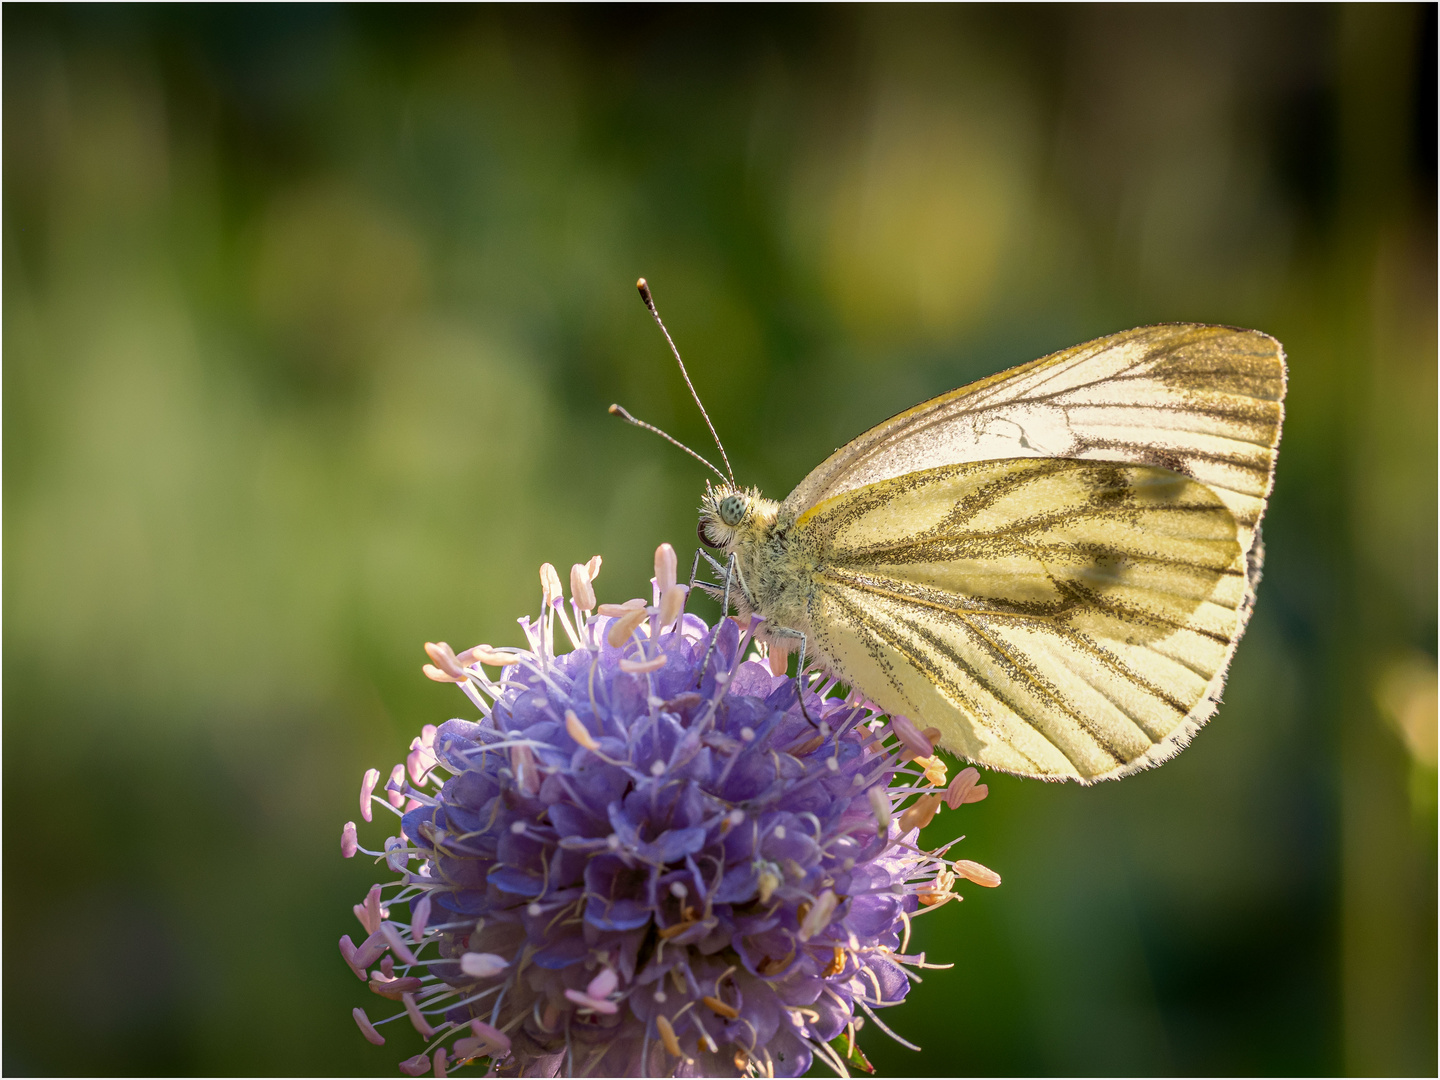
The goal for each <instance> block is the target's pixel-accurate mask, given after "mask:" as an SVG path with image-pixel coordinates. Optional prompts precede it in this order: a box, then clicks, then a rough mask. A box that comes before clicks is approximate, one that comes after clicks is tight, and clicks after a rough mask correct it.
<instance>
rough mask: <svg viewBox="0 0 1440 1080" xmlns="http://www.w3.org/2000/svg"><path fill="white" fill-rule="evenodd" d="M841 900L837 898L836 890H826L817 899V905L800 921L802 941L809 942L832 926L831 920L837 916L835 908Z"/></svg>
mask: <svg viewBox="0 0 1440 1080" xmlns="http://www.w3.org/2000/svg"><path fill="white" fill-rule="evenodd" d="M838 903H839V899H838V898H837V897H836V896H835V890H834V889H826V890H825V891H824V892H822V893H821V894H820V895H819V896H818V897H816V898H815V904H814V906H813V907H811V908H810V910H809V911H808V912H806V913H805V917H804V918H803V919H801V920H800V935H799V936H800V940H801V941H809V940H810V939H811V938H812V937H814V936H815V935H816V934H818V933H820V931H821V930H824V929H825V927H827V926H829V925H830V919H831V917H832V916H833V915H834V914H835V906H836V905H837V904H838Z"/></svg>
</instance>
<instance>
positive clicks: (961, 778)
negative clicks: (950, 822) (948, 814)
mask: <svg viewBox="0 0 1440 1080" xmlns="http://www.w3.org/2000/svg"><path fill="white" fill-rule="evenodd" d="M979 781H980V773H979V771H978V770H976V769H962V770H961V771H960V772H959V773H958V774H957V775H956V777H955V779H954V780H952V781H950V786H949V787H948V788H946V789H945V805H946V806H948V807H949V808H950V809H951V810H958V809H960V807H961V806H962V805H964V804H965V803H975V802H979V801H980V800H982V799H983V798H985V796H987V795H989V794H990V788H989V786H988V785H986V784H982V783H980V782H979Z"/></svg>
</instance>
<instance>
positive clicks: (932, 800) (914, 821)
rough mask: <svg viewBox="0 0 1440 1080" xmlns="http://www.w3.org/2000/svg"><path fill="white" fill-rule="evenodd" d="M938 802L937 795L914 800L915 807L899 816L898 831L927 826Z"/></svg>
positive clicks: (938, 807)
mask: <svg viewBox="0 0 1440 1080" xmlns="http://www.w3.org/2000/svg"><path fill="white" fill-rule="evenodd" d="M940 800H941V796H940V795H939V794H938V793H937V794H933V795H922V796H920V798H918V799H916V800H915V805H914V806H912V807H910V809H908V810H906V811H905V812H904V813H903V814H901V815H900V831H901V832H902V833H907V832H909V831H910V830H911V829H923V828H924V827H925V826H926V825H929V824H930V822H931V821H933V820H934V819H935V814H936V813H937V812H938V811H939V809H940ZM997 884H998V883H997Z"/></svg>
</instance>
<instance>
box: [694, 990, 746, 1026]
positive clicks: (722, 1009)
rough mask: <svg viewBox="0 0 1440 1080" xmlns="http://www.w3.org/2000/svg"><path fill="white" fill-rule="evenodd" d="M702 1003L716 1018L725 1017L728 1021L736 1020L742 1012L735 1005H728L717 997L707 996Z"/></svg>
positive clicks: (702, 999)
mask: <svg viewBox="0 0 1440 1080" xmlns="http://www.w3.org/2000/svg"><path fill="white" fill-rule="evenodd" d="M700 1001H701V1002H702V1003H703V1004H704V1005H705V1006H706V1007H707V1008H708V1009H709V1010H710V1011H711V1012H713V1013H714V1014H715V1015H716V1016H723V1017H724V1018H725V1019H726V1020H734V1019H735V1018H736V1017H737V1016H739V1015H740V1010H739V1009H737V1008H735V1006H734V1005H728V1004H726V1003H725V1002H723V1001H721V1000H720V999H719V998H717V997H711V996H710V995H709V994H706V995H705V996H704V997H702V998H701V999H700Z"/></svg>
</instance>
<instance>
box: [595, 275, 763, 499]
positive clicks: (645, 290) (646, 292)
mask: <svg viewBox="0 0 1440 1080" xmlns="http://www.w3.org/2000/svg"><path fill="white" fill-rule="evenodd" d="M635 288H637V289H639V290H640V299H641V300H644V301H645V307H646V308H648V309H649V311H650V317H651V318H652V319H654V320H655V325H656V326H658V327H660V333H662V334H664V335H665V340H666V341H667V342H668V343H669V345H670V351H671V352H672V353H674V354H675V363H677V364H679V365H680V374H681V376H682V377H683V378H684V379H685V385H686V386H688V387H689V388H690V396H691V397H692V398H694V399H695V404H696V406H697V407H698V408H699V409H700V415H701V416H703V417H704V418H705V426H706V427H708V428H709V429H710V437H711V438H712V439H714V440H715V445H716V447H718V448H719V450H720V460H721V461H723V462H724V463H725V471H726V472H727V473H729V474H730V483H731V484H734V483H735V470H734V469H732V468H731V467H730V459H729V457H727V456H726V454H725V445H724V444H723V443H722V442H721V441H720V436H719V435H717V434H715V425H714V424H712V423H711V422H710V414H709V413H707V412H706V411H705V406H704V405H702V404H701V403H700V395H699V394H697V393H696V392H695V384H694V383H692V382H691V381H690V373H689V372H688V371H686V370H685V361H684V360H681V359H680V350H679V349H677V348H676V347H675V342H674V341H672V340H671V339H670V331H669V330H666V329H665V324H664V323H663V322H662V321H661V319H660V313H659V312H658V311H656V310H655V301H654V300H652V299H651V298H650V286H649V285H647V284H646V283H645V279H644V278H643V277H642V278H641V279H640V280H639V281H637V282H635ZM611 412H614V410H613V409H612V410H611ZM631 422H632V423H636V422H637V421H631ZM653 430H658V429H653ZM660 433H661V434H662V435H663V434H664V432H660ZM665 437H666V438H667V439H670V436H669V435H665ZM670 441H671V442H675V440H674V439H670ZM675 445H676V446H679V445H680V444H679V443H675ZM690 452H691V453H692V454H694V453H695V451H693V450H691V451H690ZM695 456H696V457H700V455H699V454H695ZM700 460H701V461H705V459H704V458H700ZM705 463H706V464H707V465H709V464H710V463H709V462H708V461H707V462H705ZM710 467H711V468H712V469H715V466H713V465H710ZM715 471H716V472H719V471H720V470H719V469H715ZM721 479H722V480H723V479H724V477H723V476H722V477H721Z"/></svg>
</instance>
